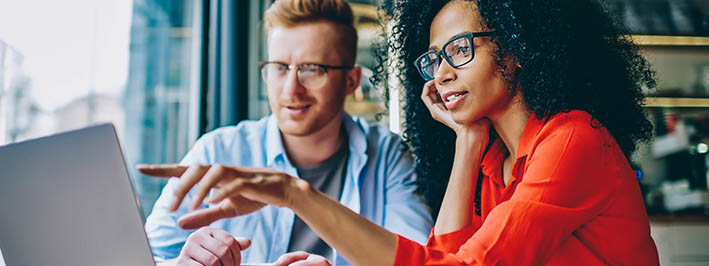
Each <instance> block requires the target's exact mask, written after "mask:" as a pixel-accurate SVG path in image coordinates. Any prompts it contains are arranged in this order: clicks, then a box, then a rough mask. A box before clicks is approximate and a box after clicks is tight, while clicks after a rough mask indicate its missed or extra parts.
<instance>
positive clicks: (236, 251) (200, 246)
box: [176, 227, 251, 266]
mask: <svg viewBox="0 0 709 266" xmlns="http://www.w3.org/2000/svg"><path fill="white" fill-rule="evenodd" d="M250 245H251V241H250V240H249V239H246V238H239V239H237V238H234V237H233V236H231V234H229V233H227V232H226V231H223V230H220V229H216V228H211V227H203V228H202V229H199V230H197V231H196V232H194V233H192V234H191V235H190V236H189V237H188V238H187V243H185V246H184V247H182V251H181V252H180V256H178V257H177V263H176V265H204V266H239V265H241V251H242V250H245V249H247V248H248V247H249V246H250Z"/></svg>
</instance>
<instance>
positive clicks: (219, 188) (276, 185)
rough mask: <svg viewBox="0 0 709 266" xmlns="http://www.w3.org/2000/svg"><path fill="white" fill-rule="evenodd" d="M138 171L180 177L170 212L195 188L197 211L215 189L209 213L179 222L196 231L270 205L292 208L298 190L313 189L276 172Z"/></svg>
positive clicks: (206, 168) (175, 168) (173, 167)
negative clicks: (294, 194)
mask: <svg viewBox="0 0 709 266" xmlns="http://www.w3.org/2000/svg"><path fill="white" fill-rule="evenodd" d="M138 170H139V171H140V172H141V173H143V174H145V175H150V176H156V177H180V181H179V183H178V185H177V186H176V187H175V191H174V193H175V194H174V196H175V198H174V200H173V201H172V203H171V205H170V211H176V210H177V209H178V207H179V206H180V204H181V203H182V201H183V200H184V199H185V197H186V196H187V193H188V192H189V191H190V190H191V189H192V188H193V187H194V189H195V191H194V197H193V202H191V205H190V207H189V208H190V209H191V210H196V209H197V208H198V207H199V206H200V205H201V204H203V203H202V202H203V201H204V200H205V198H206V197H207V195H208V194H209V191H210V190H211V189H213V188H214V189H216V191H215V193H214V194H213V195H212V196H211V197H210V198H209V199H207V200H208V202H209V203H211V204H216V205H215V206H211V207H210V208H207V209H201V210H197V211H193V212H190V213H188V214H186V215H184V216H183V217H181V218H180V220H178V224H179V226H180V227H182V228H185V229H196V228H200V227H202V226H206V225H209V224H211V223H212V222H215V221H217V220H219V219H224V218H230V217H235V216H239V215H245V214H249V213H252V212H255V211H257V210H259V209H261V208H263V207H264V206H266V205H267V204H271V205H275V206H278V207H289V206H290V205H291V203H292V202H293V199H292V198H293V195H292V193H295V192H296V191H298V190H303V189H309V188H310V185H309V184H308V183H307V182H306V181H303V180H301V179H298V178H295V177H292V176H289V175H288V174H285V173H283V172H279V171H275V170H272V169H256V168H243V167H231V166H223V165H219V164H214V165H197V166H190V167H186V166H177V165H140V166H138Z"/></svg>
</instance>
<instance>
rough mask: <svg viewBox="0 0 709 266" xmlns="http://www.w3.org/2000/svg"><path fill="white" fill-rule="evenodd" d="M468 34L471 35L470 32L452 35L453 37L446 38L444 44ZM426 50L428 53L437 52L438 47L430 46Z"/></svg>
mask: <svg viewBox="0 0 709 266" xmlns="http://www.w3.org/2000/svg"><path fill="white" fill-rule="evenodd" d="M468 33H471V31H464V32H461V33H458V34H456V35H453V36H451V37H450V38H448V40H446V43H447V42H449V41H450V40H453V39H455V38H458V37H460V36H463V35H465V34H468ZM428 50H429V51H431V50H438V46H436V45H431V46H429V47H428Z"/></svg>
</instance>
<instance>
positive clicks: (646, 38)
mask: <svg viewBox="0 0 709 266" xmlns="http://www.w3.org/2000/svg"><path fill="white" fill-rule="evenodd" d="M632 38H633V40H634V41H635V43H637V44H638V45H640V46H709V37H701V36H665V35H632Z"/></svg>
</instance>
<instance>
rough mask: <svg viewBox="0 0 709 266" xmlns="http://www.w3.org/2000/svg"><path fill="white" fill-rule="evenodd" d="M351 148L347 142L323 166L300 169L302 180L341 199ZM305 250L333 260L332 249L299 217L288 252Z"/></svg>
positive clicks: (294, 224) (299, 173) (332, 196)
mask: <svg viewBox="0 0 709 266" xmlns="http://www.w3.org/2000/svg"><path fill="white" fill-rule="evenodd" d="M348 156H349V147H348V145H347V141H346V140H345V141H344V142H343V144H342V146H341V147H340V149H339V150H338V151H337V152H335V154H333V155H332V156H331V157H330V158H329V159H327V160H325V162H323V163H322V164H320V165H318V166H316V167H314V168H309V169H301V168H298V175H299V176H300V178H302V179H304V180H306V181H308V183H310V185H311V186H313V187H314V188H315V189H317V190H320V191H322V192H323V193H325V194H327V195H328V196H330V197H331V198H333V199H335V200H339V199H340V195H341V194H342V188H343V185H344V183H345V182H344V181H345V173H346V171H347V157H348ZM299 250H303V251H306V252H308V253H312V254H317V255H320V256H323V257H325V258H327V259H332V256H333V252H332V248H330V246H328V245H327V244H326V243H325V241H322V239H320V237H318V235H316V234H315V232H313V230H311V229H310V227H308V225H306V224H305V222H303V220H301V219H300V218H299V217H298V216H296V217H295V222H294V223H293V233H291V238H290V244H289V245H288V252H293V251H299Z"/></svg>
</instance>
